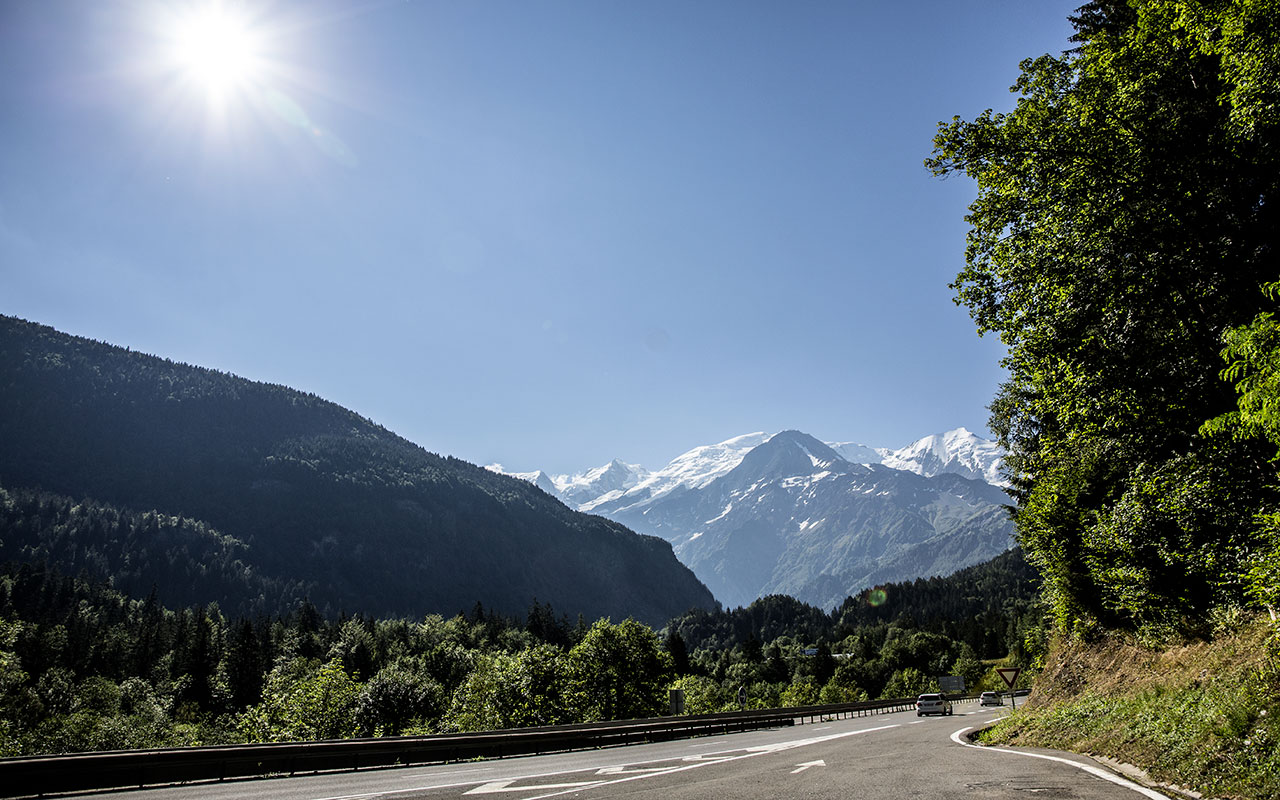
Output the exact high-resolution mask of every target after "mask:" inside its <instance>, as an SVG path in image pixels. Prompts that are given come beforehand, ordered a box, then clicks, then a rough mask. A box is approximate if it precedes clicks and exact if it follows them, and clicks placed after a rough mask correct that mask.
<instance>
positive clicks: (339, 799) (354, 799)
mask: <svg viewBox="0 0 1280 800" xmlns="http://www.w3.org/2000/svg"><path fill="white" fill-rule="evenodd" d="M492 771H493V767H480V768H479V769H464V770H454V771H451V772H437V773H435V776H436V777H443V776H445V775H474V774H476V773H477V772H492ZM473 783H478V781H474V780H471V781H457V782H454V783H433V784H431V785H430V786H412V787H407V788H404V789H387V790H385V791H381V792H361V793H360V794H342V795H337V796H335V797H319V798H316V800H363V799H364V798H372V797H387V796H388V795H393V794H403V793H404V792H425V791H427V790H429V789H452V788H454V787H457V786H468V785H470V784H473Z"/></svg>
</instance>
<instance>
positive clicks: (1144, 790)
mask: <svg viewBox="0 0 1280 800" xmlns="http://www.w3.org/2000/svg"><path fill="white" fill-rule="evenodd" d="M974 727H976V726H973V725H970V726H969V727H967V728H961V729H960V730H958V731H956V732H955V733H953V734H951V741H953V742H955V743H956V744H958V745H961V746H963V747H972V748H973V749H975V750H983V751H986V752H990V753H1012V754H1013V755H1015V756H1030V757H1031V758H1043V759H1045V760H1046V761H1057V762H1059V763H1062V764H1070V765H1071V766H1073V767H1076V768H1077V769H1082V770H1084V771H1085V772H1087V773H1089V774H1090V775H1093V776H1095V777H1098V778H1102V779H1103V780H1104V781H1111V782H1112V783H1114V784H1117V785H1119V786H1123V787H1125V788H1126V789H1132V790H1133V791H1135V792H1137V793H1138V794H1141V795H1145V796H1147V797H1150V798H1152V800H1169V795H1167V794H1161V793H1160V792H1157V791H1156V790H1155V789H1150V788H1148V787H1146V786H1143V785H1142V784H1140V783H1134V782H1133V781H1131V780H1129V779H1128V778H1122V777H1120V776H1119V775H1116V774H1115V773H1114V772H1108V771H1107V770H1105V769H1103V768H1102V767H1095V766H1093V765H1092V764H1081V763H1080V762H1079V761H1072V760H1071V759H1069V758H1061V757H1059V756H1050V755H1046V754H1044V753H1028V752H1025V751H1023V750H1009V749H1006V748H1003V747H988V746H985V745H976V744H972V743H970V742H966V741H963V740H962V738H961V734H963V733H964V732H965V731H971V730H973V729H974Z"/></svg>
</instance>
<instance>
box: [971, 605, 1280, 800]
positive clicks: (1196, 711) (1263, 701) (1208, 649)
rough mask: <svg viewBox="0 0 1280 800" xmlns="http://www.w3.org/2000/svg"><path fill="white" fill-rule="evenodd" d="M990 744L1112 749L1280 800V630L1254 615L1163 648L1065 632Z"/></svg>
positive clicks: (1105, 752) (1220, 792)
mask: <svg viewBox="0 0 1280 800" xmlns="http://www.w3.org/2000/svg"><path fill="white" fill-rule="evenodd" d="M981 741H982V742H984V743H986V744H1010V745H1024V746H1035V747H1052V748H1056V749H1061V750H1070V751H1074V752H1078V753H1087V754H1090V755H1097V756H1103V757H1106V758H1108V759H1114V760H1116V761H1119V762H1125V763H1128V764H1133V765H1136V766H1138V767H1140V768H1141V769H1143V770H1145V771H1146V773H1147V774H1148V775H1150V777H1151V778H1152V779H1154V780H1156V781H1159V782H1161V783H1165V784H1169V785H1172V786H1175V787H1183V788H1185V789H1190V790H1192V791H1195V792H1198V793H1200V794H1203V795H1204V796H1207V797H1221V798H1251V799H1256V800H1277V799H1280V628H1277V627H1276V624H1275V623H1274V622H1272V621H1270V620H1268V619H1266V618H1265V617H1258V618H1252V619H1248V620H1245V621H1243V622H1239V623H1238V624H1236V625H1234V626H1232V627H1231V629H1230V630H1229V631H1226V632H1223V633H1221V634H1219V635H1218V636H1216V637H1214V639H1213V640H1212V641H1189V642H1180V643H1177V644H1170V645H1165V646H1163V647H1161V648H1152V647H1148V646H1144V645H1143V644H1141V643H1139V642H1137V641H1134V640H1133V639H1132V638H1126V637H1122V636H1118V635H1112V636H1109V637H1107V638H1104V639H1102V640H1100V641H1094V642H1088V643H1084V642H1069V641H1064V640H1059V641H1057V642H1055V643H1054V644H1053V646H1052V647H1051V649H1050V652H1049V653H1048V655H1047V657H1046V660H1045V668H1044V671H1043V672H1042V673H1041V675H1040V676H1039V678H1038V679H1037V680H1036V683H1035V690H1034V692H1033V693H1032V695H1031V696H1030V697H1029V698H1027V701H1026V703H1025V705H1020V706H1019V707H1018V710H1017V712H1015V713H1014V714H1012V715H1011V716H1010V717H1008V718H1007V719H1006V720H1004V721H1003V722H1001V723H999V724H998V725H996V726H995V727H993V728H991V729H989V730H988V731H986V732H984V733H983V734H982V736H981Z"/></svg>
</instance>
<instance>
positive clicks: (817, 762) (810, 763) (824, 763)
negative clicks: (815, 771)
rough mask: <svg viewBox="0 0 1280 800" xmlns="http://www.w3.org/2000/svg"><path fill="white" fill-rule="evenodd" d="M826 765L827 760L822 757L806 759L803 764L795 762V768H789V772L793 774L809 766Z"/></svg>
mask: <svg viewBox="0 0 1280 800" xmlns="http://www.w3.org/2000/svg"><path fill="white" fill-rule="evenodd" d="M826 765H827V762H825V761H823V760H822V759H818V760H817V761H806V762H804V763H803V764H796V767H797V769H793V770H791V774H792V775H795V774H796V773H798V772H804V771H805V770H806V769H808V768H809V767H825V766H826Z"/></svg>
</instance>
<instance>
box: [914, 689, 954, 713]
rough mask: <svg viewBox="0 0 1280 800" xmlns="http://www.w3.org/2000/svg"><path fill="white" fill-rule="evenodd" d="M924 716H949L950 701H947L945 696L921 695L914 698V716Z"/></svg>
mask: <svg viewBox="0 0 1280 800" xmlns="http://www.w3.org/2000/svg"><path fill="white" fill-rule="evenodd" d="M925 714H938V715H939V716H947V717H949V716H951V701H950V700H948V699H947V696H946V695H945V694H922V695H920V696H919V697H917V698H916V716H917V717H923V716H924V715H925Z"/></svg>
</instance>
